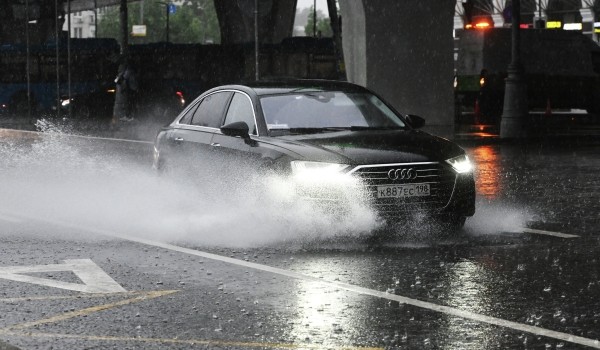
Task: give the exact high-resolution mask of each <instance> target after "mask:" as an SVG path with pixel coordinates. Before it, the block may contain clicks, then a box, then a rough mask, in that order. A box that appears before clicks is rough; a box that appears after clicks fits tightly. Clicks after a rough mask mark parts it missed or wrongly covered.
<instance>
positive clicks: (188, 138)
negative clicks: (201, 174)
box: [170, 91, 232, 165]
mask: <svg viewBox="0 0 600 350" xmlns="http://www.w3.org/2000/svg"><path fill="white" fill-rule="evenodd" d="M231 95H232V92H230V91H219V92H215V93H212V94H210V95H207V96H205V97H204V98H203V99H202V100H200V101H199V102H198V103H197V107H192V108H190V109H189V110H188V112H187V113H186V114H185V115H184V116H183V117H182V118H181V119H180V120H179V122H178V123H177V127H176V128H175V129H174V130H173V133H172V134H171V135H170V138H171V139H172V140H173V144H174V145H175V146H174V147H176V148H178V151H177V153H179V154H182V155H183V157H182V159H183V161H184V162H185V163H186V165H193V164H195V162H196V161H200V162H202V161H206V160H207V158H209V157H210V153H211V149H212V146H211V141H212V138H213V135H214V134H215V132H218V131H219V127H220V126H221V124H222V120H223V114H224V112H225V107H226V106H227V104H228V103H229V100H230V98H231Z"/></svg>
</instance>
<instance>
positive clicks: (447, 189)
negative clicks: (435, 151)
mask: <svg viewBox="0 0 600 350" xmlns="http://www.w3.org/2000/svg"><path fill="white" fill-rule="evenodd" d="M396 169H407V170H408V169H412V172H413V173H414V172H416V178H411V179H401V178H399V179H396V180H391V179H390V177H389V176H388V173H389V172H390V171H392V172H393V170H396ZM407 172H408V171H407ZM350 173H352V174H353V175H354V176H357V177H359V178H360V179H361V181H362V182H363V184H364V186H366V189H367V193H368V195H369V200H370V201H371V204H372V206H373V207H374V209H376V210H377V211H378V212H379V213H380V214H381V215H383V216H393V215H399V214H402V213H403V212H406V211H416V210H435V209H440V208H443V207H445V206H446V205H447V204H448V201H449V200H450V197H451V196H452V191H453V189H454V182H455V179H456V174H455V173H454V172H453V171H452V170H451V169H449V168H447V167H444V166H442V165H440V164H439V163H433V162H432V163H403V164H381V165H361V166H357V167H356V168H354V169H352V170H351V171H350ZM405 173H406V172H405ZM411 177H412V176H411ZM411 183H414V184H429V187H430V195H429V196H422V197H401V198H377V186H383V185H402V184H411Z"/></svg>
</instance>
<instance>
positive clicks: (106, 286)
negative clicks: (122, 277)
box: [0, 259, 126, 293]
mask: <svg viewBox="0 0 600 350" xmlns="http://www.w3.org/2000/svg"><path fill="white" fill-rule="evenodd" d="M64 262H65V263H64V264H51V265H35V266H8V267H0V278H2V279H7V280H11V281H17V282H25V283H33V284H39V285H42V286H48V287H54V288H60V289H67V290H74V291H77V292H83V293H122V292H126V290H125V289H124V288H123V287H121V286H120V285H119V284H118V283H117V282H115V280H113V279H112V278H111V277H110V276H109V275H107V274H106V272H104V271H103V270H102V269H101V268H100V267H99V266H98V265H96V264H95V263H94V262H93V261H92V260H90V259H72V260H64ZM61 271H72V272H73V273H74V274H75V275H77V277H79V279H80V280H81V281H82V282H83V284H81V283H71V282H63V281H57V280H51V279H47V278H41V277H34V276H27V275H23V274H24V273H36V272H37V273H39V272H61Z"/></svg>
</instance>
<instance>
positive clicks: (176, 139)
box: [175, 137, 183, 142]
mask: <svg viewBox="0 0 600 350" xmlns="http://www.w3.org/2000/svg"><path fill="white" fill-rule="evenodd" d="M175 141H177V142H181V141H183V137H176V138H175Z"/></svg>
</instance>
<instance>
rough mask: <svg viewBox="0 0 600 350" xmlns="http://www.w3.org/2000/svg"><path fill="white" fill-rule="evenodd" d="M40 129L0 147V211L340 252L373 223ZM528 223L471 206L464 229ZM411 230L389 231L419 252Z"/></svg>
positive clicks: (172, 235) (166, 236)
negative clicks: (163, 172) (159, 169)
mask: <svg viewBox="0 0 600 350" xmlns="http://www.w3.org/2000/svg"><path fill="white" fill-rule="evenodd" d="M49 127H52V129H50V130H47V133H46V134H44V136H45V137H43V138H40V139H38V140H35V141H33V142H32V143H31V144H29V145H27V146H24V145H23V144H20V145H16V144H11V143H0V195H1V197H2V201H1V202H0V211H1V212H5V213H10V212H13V213H14V212H16V213H25V215H31V216H34V217H40V218H49V219H54V220H59V221H65V222H69V223H72V224H77V225H83V226H86V227H93V228H101V229H106V230H112V231H115V232H119V233H123V234H131V235H136V236H139V237H143V238H148V239H155V240H161V241H171V242H172V241H182V242H186V243H191V244H194V245H196V244H197V245H209V246H231V247H253V246H262V245H273V244H281V243H284V242H288V243H290V244H291V245H292V246H295V245H298V244H300V245H305V244H306V245H308V246H313V245H315V246H320V245H321V244H323V243H327V242H328V241H331V240H332V239H333V242H336V243H334V244H341V245H344V244H348V243H347V242H348V239H350V240H349V241H350V242H352V240H353V239H355V238H359V239H358V241H359V242H362V241H363V240H362V239H363V238H364V237H365V236H367V235H369V233H370V232H371V231H372V229H373V228H375V227H377V226H378V225H379V222H378V220H377V218H376V215H375V214H374V213H373V212H372V211H371V210H369V209H368V208H366V207H364V206H361V205H360V204H358V203H357V204H356V205H354V206H353V207H351V208H350V213H349V214H348V215H344V216H343V217H341V216H340V215H337V214H335V213H328V212H324V211H322V210H318V209H317V208H315V206H313V205H310V204H308V203H305V202H302V201H294V200H291V201H290V200H289V198H288V200H282V199H281V198H280V196H279V195H280V194H279V193H275V191H273V188H275V187H277V186H273V184H274V183H275V184H279V185H281V184H282V183H283V184H284V183H285V181H283V179H282V178H278V177H270V178H268V179H267V180H265V178H264V177H260V176H244V177H243V178H244V180H243V181H239V179H237V180H235V181H231V180H227V179H224V178H223V177H222V176H221V175H222V172H223V171H222V170H223V169H222V168H221V165H219V167H216V168H215V169H207V168H203V169H202V176H204V178H208V179H210V182H205V183H202V182H201V181H197V178H198V177H200V175H199V174H198V173H194V174H188V176H187V178H185V177H159V176H157V175H156V174H155V173H154V171H153V170H152V169H151V168H150V164H147V163H146V162H136V163H133V162H132V161H131V156H130V155H124V154H123V152H122V151H120V150H119V149H118V145H115V146H114V148H112V149H107V148H106V145H103V147H100V146H96V144H95V141H94V140H83V139H78V140H75V141H74V140H73V139H71V138H68V137H65V136H64V135H62V134H61V130H59V129H58V130H57V129H56V128H55V127H54V126H52V125H50V126H49ZM48 131H49V132H48ZM209 183H210V184H209ZM530 218H531V215H529V214H528V213H527V210H525V209H524V208H516V207H514V206H511V205H502V204H499V202H493V201H489V200H480V201H479V203H478V206H477V213H476V215H475V216H474V217H473V218H470V219H468V220H467V224H466V226H465V229H464V232H465V233H466V235H468V236H469V235H471V236H476V235H493V234H496V233H498V232H515V231H518V229H519V228H520V227H523V226H524V224H525V223H526V221H527V220H529V219H530ZM421 223H423V226H424V227H425V228H423V227H418V228H417V227H415V226H414V225H415V224H413V226H412V227H411V226H410V225H409V226H407V227H402V228H401V229H400V230H399V231H400V232H399V235H397V236H400V237H401V238H402V239H401V241H402V242H403V243H402V244H408V246H411V244H413V245H415V244H416V247H420V246H421V245H420V244H421V241H422V238H423V236H424V235H425V236H427V234H428V232H427V231H428V230H429V228H428V227H427V225H426V222H423V221H422V222H421ZM416 225H420V224H419V223H417V224H416ZM44 229H45V228H44ZM340 237H341V238H340ZM336 238H337V239H336ZM425 238H426V240H430V237H429V238H428V237H425ZM413 241H414V242H413ZM344 242H345V243H344Z"/></svg>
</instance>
